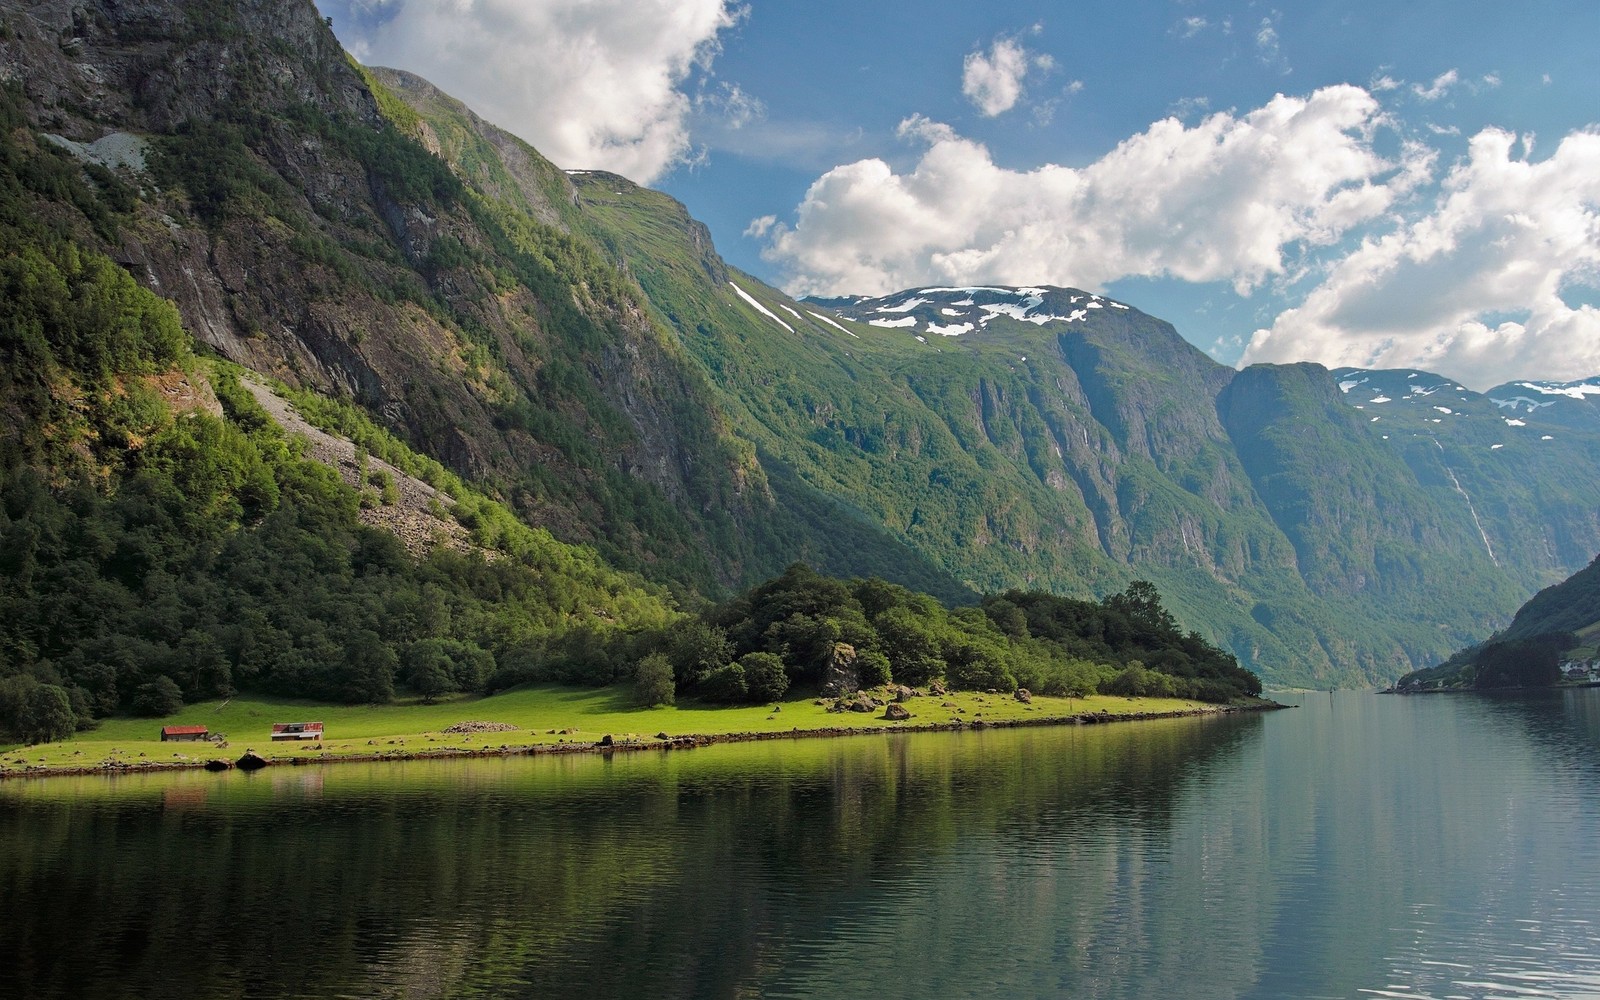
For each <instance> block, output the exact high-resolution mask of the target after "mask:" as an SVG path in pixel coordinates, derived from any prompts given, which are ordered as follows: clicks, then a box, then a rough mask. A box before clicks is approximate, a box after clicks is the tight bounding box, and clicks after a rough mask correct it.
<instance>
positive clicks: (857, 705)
mask: <svg viewBox="0 0 1600 1000" xmlns="http://www.w3.org/2000/svg"><path fill="white" fill-rule="evenodd" d="M877 707H878V706H876V705H874V704H873V703H872V699H871V698H868V697H867V696H866V695H864V694H857V695H856V698H855V700H854V701H852V702H850V711H852V712H870V711H872V710H873V709H874V708H877Z"/></svg>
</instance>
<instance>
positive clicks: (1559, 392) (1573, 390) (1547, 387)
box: [1512, 380, 1600, 399]
mask: <svg viewBox="0 0 1600 1000" xmlns="http://www.w3.org/2000/svg"><path fill="white" fill-rule="evenodd" d="M1512 384H1513V385H1515V386H1517V387H1518V388H1519V389H1527V390H1530V391H1532V392H1537V393H1539V394H1540V395H1544V396H1567V397H1569V398H1571V399H1582V398H1583V397H1585V396H1600V382H1596V381H1594V380H1589V381H1586V382H1515V383H1512Z"/></svg>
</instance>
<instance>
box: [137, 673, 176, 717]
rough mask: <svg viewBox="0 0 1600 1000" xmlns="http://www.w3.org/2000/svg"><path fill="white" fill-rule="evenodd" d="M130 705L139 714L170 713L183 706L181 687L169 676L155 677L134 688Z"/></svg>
mask: <svg viewBox="0 0 1600 1000" xmlns="http://www.w3.org/2000/svg"><path fill="white" fill-rule="evenodd" d="M132 707H133V710H134V711H135V712H138V713H139V714H140V715H147V716H150V717H151V718H158V717H160V716H163V715H171V714H172V713H174V712H176V711H177V710H178V709H180V708H182V707H183V689H182V688H180V687H178V682H177V681H175V680H173V679H172V678H171V677H165V676H162V677H157V678H156V679H155V680H152V681H146V682H145V683H143V684H141V685H139V687H138V688H137V689H135V690H134V692H133V706H132Z"/></svg>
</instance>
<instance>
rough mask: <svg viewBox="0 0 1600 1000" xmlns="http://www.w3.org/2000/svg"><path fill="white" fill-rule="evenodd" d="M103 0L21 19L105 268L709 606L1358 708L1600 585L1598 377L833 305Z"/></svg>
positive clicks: (366, 103) (296, 1) (40, 140)
mask: <svg viewBox="0 0 1600 1000" xmlns="http://www.w3.org/2000/svg"><path fill="white" fill-rule="evenodd" d="M81 7H82V11H81V12H80V13H81V16H75V15H74V14H73V12H72V11H71V10H68V9H66V8H64V7H57V6H54V5H35V4H28V3H22V2H20V0H5V2H3V3H0V18H3V21H4V25H5V27H6V29H7V32H8V33H7V34H6V35H5V36H4V37H3V38H0V68H3V69H4V70H5V72H6V73H7V75H8V76H9V78H10V79H13V80H16V81H18V83H17V88H16V92H15V93H16V103H17V106H18V109H19V114H20V115H21V116H22V118H23V119H24V120H25V126H19V129H20V130H21V131H23V132H26V133H27V136H28V141H29V142H32V143H34V144H37V145H40V147H41V148H43V147H44V146H45V145H48V146H51V147H52V148H55V149H58V150H60V152H59V153H52V154H51V155H53V156H54V155H59V156H61V157H65V158H69V162H72V163H73V164H75V168H74V169H76V170H79V171H81V172H82V173H83V175H84V178H85V184H87V185H88V186H89V187H88V189H90V190H92V191H95V192H99V193H98V194H97V195H95V196H94V197H96V198H98V199H99V201H100V202H103V203H104V204H108V205H109V204H111V203H112V202H113V200H115V201H116V203H117V205H118V206H120V207H117V208H116V209H115V212H114V213H113V215H114V219H113V223H112V224H111V225H108V226H105V227H102V228H101V229H100V230H96V231H91V229H92V227H90V226H89V225H88V224H86V223H82V222H81V218H82V212H83V211H84V209H83V208H82V207H80V206H78V205H76V204H75V203H73V202H71V201H70V199H67V198H66V196H65V195H63V196H62V198H61V199H59V200H58V201H57V202H56V203H55V206H54V210H55V211H57V212H58V214H60V215H61V217H62V218H64V219H68V218H70V219H78V220H80V221H79V223H77V224H78V225H79V229H80V230H81V231H82V232H83V233H84V234H85V235H82V236H81V239H83V240H84V241H85V245H86V246H87V245H90V244H91V243H92V244H93V246H95V247H96V248H98V249H100V250H102V251H103V252H104V253H105V254H106V255H107V256H109V257H110V258H112V259H114V260H116V261H117V262H118V263H119V264H121V265H122V266H123V267H124V268H125V269H126V270H127V271H128V273H129V274H131V275H133V276H134V278H135V279H136V280H138V281H139V282H140V283H141V284H143V285H145V286H146V287H147V288H149V289H151V290H153V291H155V292H157V293H158V294H160V295H163V296H166V297H168V298H170V299H171V300H172V301H173V302H174V303H175V304H176V306H177V308H178V311H179V313H180V315H181V316H182V319H183V322H184V326H185V327H186V328H187V329H188V330H189V331H190V332H192V333H193V334H194V335H195V336H196V337H197V338H198V339H199V340H200V341H202V342H203V343H205V344H206V345H208V347H210V348H211V349H213V350H215V351H217V352H218V353H220V354H222V355H223V356H225V357H227V358H229V359H230V360H233V361H235V362H238V363H239V364H241V365H244V366H247V367H250V368H253V369H255V370H258V371H261V372H263V373H266V374H268V375H272V376H275V377H278V378H282V379H283V380H285V381H286V382H288V383H290V384H292V385H294V386H297V387H299V388H302V389H306V390H311V391H315V392H317V393H321V394H323V395H324V396H326V397H328V398H330V399H334V400H337V401H339V402H340V403H341V404H344V405H352V406H356V407H359V408H360V409H361V410H362V411H364V412H365V413H366V414H367V415H369V416H370V418H371V419H373V420H374V421H376V422H378V423H380V424H382V425H383V427H384V428H386V429H387V430H389V431H391V432H393V433H394V434H395V435H397V436H398V437H400V438H401V439H403V440H404V441H405V442H406V443H407V444H408V445H410V446H411V447H413V448H415V449H416V450H418V451H420V452H422V453H424V454H426V455H428V456H431V457H433V458H435V459H437V460H438V461H439V462H441V463H443V464H444V465H445V466H447V467H448V468H449V469H450V470H452V471H453V472H455V473H457V474H459V475H461V476H462V477H464V478H466V479H468V480H470V481H471V482H472V483H474V484H475V485H476V486H478V487H479V488H481V489H483V490H485V491H487V492H488V493H490V494H492V495H493V496H494V497H496V498H498V499H499V500H501V501H503V502H504V503H505V505H506V506H507V507H509V508H510V509H511V510H513V511H515V512H516V513H517V515H518V516H520V517H521V518H523V519H524V520H525V521H526V522H528V523H530V524H533V525H537V526H539V527H543V528H547V529H548V530H549V531H550V532H551V533H552V534H553V535H554V536H556V538H558V539H560V540H562V541H564V542H568V543H577V544H583V545H588V546H591V547H593V548H594V549H595V550H596V551H597V552H598V553H599V554H600V555H601V556H602V557H603V558H604V559H605V560H606V562H607V563H608V564H610V565H612V566H616V567H619V568H621V569H623V570H626V571H629V572H634V573H638V574H640V575H642V576H643V577H645V578H647V579H649V580H651V581H653V582H656V583H659V584H662V585H665V586H667V587H670V588H671V589H672V591H673V593H674V594H676V595H677V596H678V598H679V599H680V600H682V601H684V602H691V603H692V602H696V601H700V600H705V599H713V600H714V599H717V598H720V597H722V596H724V595H726V594H728V593H729V592H731V591H732V590H733V589H734V588H738V587H741V586H745V585H748V584H750V583H753V582H756V581H759V580H761V579H764V578H767V577H770V576H772V575H774V574H776V573H777V572H779V571H781V569H782V568H783V567H784V566H786V565H788V564H789V563H791V562H794V561H796V560H805V561H807V562H810V563H811V564H812V565H814V566H816V567H817V568H818V569H819V570H822V571H824V572H827V573H831V574H836V575H840V576H849V575H876V576H883V577H885V578H888V579H891V580H894V581H896V582H899V583H902V584H906V585H908V586H912V587H915V588H918V589H921V590H925V591H928V592H931V593H934V594H937V595H938V596H940V597H941V598H944V599H946V600H950V601H957V602H959V601H963V600H967V601H970V600H973V599H974V598H975V596H976V594H977V593H979V592H999V591H1001V590H1005V589H1008V588H1012V587H1024V588H1026V587H1038V588H1044V589H1050V590H1054V591H1058V592H1061V593H1065V594H1069V595H1075V596H1091V595H1105V594H1110V593H1115V592H1117V591H1119V590H1122V589H1123V588H1124V587H1126V586H1127V585H1128V583H1130V582H1131V581H1132V580H1134V579H1148V580H1151V581H1153V582H1154V583H1156V584H1157V585H1158V586H1159V587H1160V590H1161V593H1162V594H1163V596H1164V597H1165V598H1166V600H1167V604H1168V606H1169V607H1170V608H1172V610H1173V611H1174V612H1175V614H1176V615H1177V617H1178V618H1179V619H1180V620H1182V621H1184V622H1185V623H1190V624H1192V625H1193V626H1194V627H1196V628H1198V629H1200V630H1201V631H1202V632H1203V633H1204V634H1205V635H1206V636H1207V637H1208V638H1209V639H1212V640H1214V641H1216V642H1218V643H1220V644H1222V645H1224V646H1226V647H1227V648H1228V649H1230V650H1232V651H1233V652H1234V653H1236V654H1237V655H1238V656H1239V658H1240V660H1241V662H1242V663H1244V664H1245V665H1247V666H1249V667H1251V668H1252V669H1255V670H1258V671H1259V672H1261V673H1262V675H1263V676H1265V677H1266V678H1268V679H1269V680H1273V681H1278V682H1283V683H1303V684H1315V685H1318V686H1326V685H1327V684H1329V683H1373V682H1378V681H1385V680H1389V679H1392V678H1394V677H1396V676H1398V675H1399V674H1401V673H1403V672H1405V671H1406V670H1409V669H1412V668H1414V667H1415V666H1417V665H1419V664H1422V663H1426V662H1431V661H1433V660H1436V659H1437V658H1438V657H1440V656H1442V655H1444V654H1445V653H1447V652H1448V651H1449V650H1451V649H1454V648H1458V647H1459V646H1461V645H1464V644H1466V643H1467V642H1470V641H1472V640H1473V639H1474V638H1475V637H1478V636H1481V635H1483V634H1486V633H1487V632H1489V631H1492V630H1493V628H1494V627H1496V626H1498V625H1500V624H1503V623H1504V622H1505V621H1506V620H1509V616H1510V614H1511V612H1512V611H1513V610H1514V609H1515V607H1516V605H1517V604H1518V602H1520V601H1521V600H1522V599H1524V598H1525V597H1526V596H1527V594H1529V593H1531V592H1532V591H1534V590H1536V589H1538V588H1539V587H1541V586H1544V585H1546V584H1548V583H1550V582H1552V581H1553V580H1556V579H1559V578H1560V577H1562V576H1564V575H1566V574H1568V573H1570V572H1572V571H1573V570H1574V569H1576V568H1577V567H1579V566H1582V565H1585V564H1586V563H1587V562H1588V561H1589V560H1590V559H1591V558H1592V557H1593V555H1594V553H1595V552H1597V551H1600V511H1597V509H1596V505H1595V503H1594V502H1593V497H1594V496H1596V495H1600V461H1597V458H1600V426H1597V425H1595V424H1594V423H1592V422H1589V423H1586V422H1585V420H1586V414H1588V413H1589V412H1590V411H1589V410H1587V409H1584V407H1587V406H1589V404H1590V402H1592V401H1593V397H1592V396H1591V395H1589V394H1587V393H1586V392H1585V391H1584V390H1583V388H1582V385H1587V384H1590V383H1584V384H1582V385H1578V386H1569V387H1566V388H1564V389H1563V388H1561V387H1546V388H1547V389H1549V390H1550V391H1542V390H1541V389H1539V388H1535V386H1537V385H1539V384H1538V383H1533V384H1523V385H1521V386H1520V387H1518V386H1513V387H1511V388H1506V387H1501V388H1500V389H1497V390H1494V391H1492V392H1491V393H1489V394H1473V393H1469V392H1467V391H1466V390H1464V389H1457V388H1456V387H1455V384H1454V383H1449V381H1448V380H1445V379H1441V378H1439V377H1437V376H1431V375H1427V374H1426V373H1420V372H1416V373H1410V372H1408V373H1392V372H1358V371H1354V370H1345V369H1341V370H1339V371H1338V372H1329V371H1327V370H1326V369H1324V368H1322V367H1320V366H1317V365H1310V364H1303V365H1282V366H1253V367H1251V368H1249V369H1246V370H1244V371H1242V372H1241V371H1235V370H1234V369H1232V368H1228V367H1226V366H1223V365H1220V364H1217V363H1216V362H1215V361H1213V360H1212V359H1210V358H1208V357H1207V356H1206V355H1204V354H1203V353H1202V352H1200V351H1199V350H1198V349H1196V348H1195V347H1193V345H1191V344H1189V343H1188V342H1187V341H1185V340H1184V339H1183V338H1182V337H1181V336H1179V335H1178V333H1177V331H1176V330H1175V329H1174V328H1173V327H1172V325H1171V324H1169V323H1166V322H1163V321H1161V320H1159V319H1156V318H1154V317H1151V316H1148V315H1146V314H1145V313H1143V312H1142V311H1140V310H1139V309H1137V308H1136V307H1134V306H1133V305H1131V304H1128V303H1122V302H1117V301H1114V300H1112V299H1109V298H1106V297H1104V296H1101V295H1096V294H1094V293H1090V292H1086V291H1082V290H1077V289H1070V288H1050V287H1025V288H1002V287H994V286H974V287H970V288H924V289H911V290H907V291H905V292H900V293H896V294H895V295H891V296H884V297H878V298H871V299H862V298H850V299H829V300H795V299H793V298H791V297H789V296H787V295H785V294H783V293H782V292H781V291H778V290H776V289H773V288H770V287H768V286H766V285H765V284H763V283H762V282H760V281H759V280H757V279H755V278H754V277H752V276H749V275H746V274H743V273H741V272H739V271H738V270H737V269H735V268H732V267H730V266H729V265H728V264H727V263H726V262H725V261H723V260H722V259H721V257H720V256H719V255H718V254H717V252H716V249H715V247H714V246H713V244H712V241H711V237H710V234H709V232H708V231H707V230H706V228H705V226H704V225H702V224H701V223H699V222H697V221H696V220H694V219H693V218H691V217H690V216H689V214H688V213H687V211H686V210H685V209H684V207H683V206H682V205H681V204H679V203H677V202H676V201H674V200H672V199H671V198H669V197H667V196H666V195H663V194H661V193H659V192H655V191H651V190H648V189H645V188H642V187H639V186H637V185H634V184H632V183H631V182H629V181H627V180H625V179H623V178H621V177H618V176H616V175H613V174H608V173H604V172H599V171H583V170H562V169H560V168H558V167H556V166H555V165H554V164H551V163H550V162H549V161H547V160H545V159H544V158H543V157H542V156H540V155H539V154H538V153H537V151H535V150H533V149H532V148H531V147H529V146H527V144H525V143H523V142H521V141H520V140H517V139H516V138H515V137H512V136H510V135H509V134H508V133H505V132H504V131H502V130H500V129H498V128H496V127H494V126H493V125H491V124H489V123H487V122H484V121H483V120H482V119H481V118H479V117H478V116H477V115H475V114H473V113H472V112H471V110H470V109H468V108H466V107H465V106H464V105H462V104H461V103H460V102H459V101H456V100H454V99H453V98H451V97H449V95H446V94H444V93H443V92H441V91H439V90H438V89H437V88H436V87H433V86H432V85H431V84H429V83H427V82H426V81H424V80H421V79H420V78H418V77H415V76H413V75H411V74H407V73H403V72H399V71H393V70H382V69H369V68H366V67H361V66H358V65H355V64H354V63H352V62H350V61H349V60H348V59H347V57H346V56H345V55H344V54H343V52H342V51H341V50H340V49H339V48H338V45H337V43H336V42H335V41H334V40H333V37H332V35H331V32H329V31H328V30H327V27H326V25H325V24H324V23H323V22H322V20H321V18H320V17H319V16H318V15H317V12H316V10H315V8H314V7H313V6H312V5H311V4H310V3H309V2H302V0H282V2H270V3H269V2H267V0H241V2H238V3H226V4H224V3H216V2H199V0H195V2H190V3H183V2H178V0H146V2H144V3H141V4H137V5H129V4H117V3H112V2H110V0H100V2H91V3H85V4H83V5H81ZM46 134H48V135H50V136H55V137H57V138H46V137H45V136H46ZM58 140H59V141H58ZM108 140H109V141H110V142H109V145H108V144H107V143H108ZM125 149H142V150H144V151H145V153H144V154H141V157H139V158H130V157H123V156H121V155H120V154H118V155H117V156H112V155H111V154H112V152H114V151H116V150H125ZM102 172H104V174H102ZM96 178H99V180H96ZM108 178H109V179H108ZM92 207H93V206H90V208H92ZM1423 382H1426V384H1427V386H1429V387H1430V389H1429V391H1428V392H1427V393H1422V392H1412V391H1411V386H1410V385H1407V384H1406V383H1417V384H1421V383H1423ZM1346 383H1349V385H1348V387H1347V386H1346ZM1593 384H1595V385H1597V386H1600V380H1593ZM1501 389H1504V393H1503V394H1502V392H1501ZM1573 393H1577V395H1573ZM1547 397H1548V401H1549V402H1550V404H1551V405H1548V406H1545V405H1534V404H1541V403H1544V402H1545V401H1546V398H1547ZM1379 398H1383V399H1384V402H1378V400H1379ZM1524 400H1526V401H1524ZM1497 401H1498V402H1497ZM1501 404H1504V405H1501ZM1530 406H1531V409H1530V408H1529V407H1530ZM1441 407H1443V408H1446V409H1448V410H1449V411H1450V412H1449V413H1444V412H1441V410H1440V408H1441Z"/></svg>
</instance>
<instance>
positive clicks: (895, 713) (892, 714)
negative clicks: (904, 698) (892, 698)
mask: <svg viewBox="0 0 1600 1000" xmlns="http://www.w3.org/2000/svg"><path fill="white" fill-rule="evenodd" d="M883 717H884V718H885V719H888V720H889V721H891V722H904V721H905V720H906V719H909V718H911V712H910V711H908V710H907V709H906V707H905V706H904V705H902V704H900V703H899V702H895V703H894V704H892V705H890V706H889V707H888V708H885V709H884V710H883Z"/></svg>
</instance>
